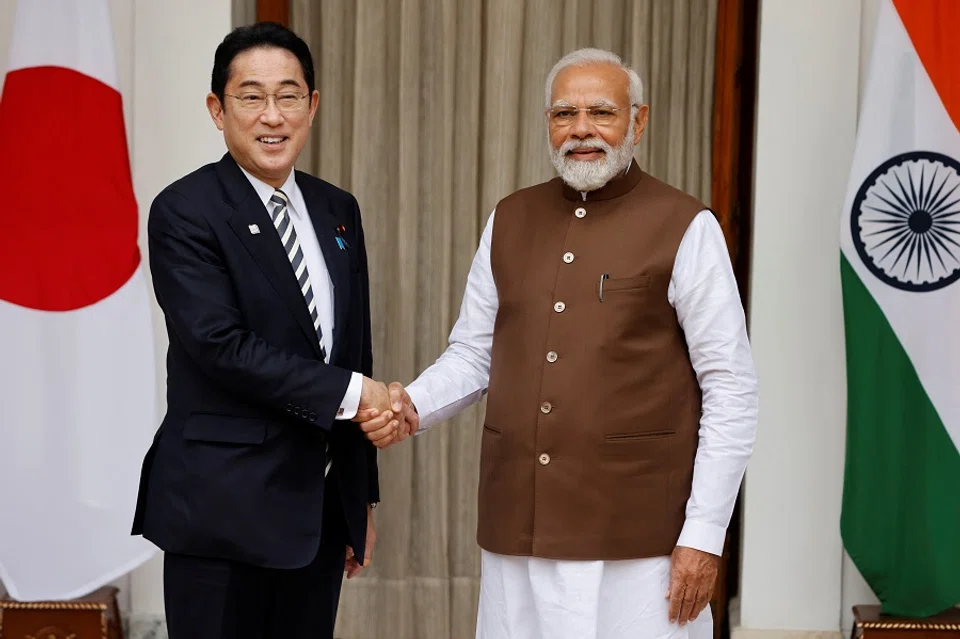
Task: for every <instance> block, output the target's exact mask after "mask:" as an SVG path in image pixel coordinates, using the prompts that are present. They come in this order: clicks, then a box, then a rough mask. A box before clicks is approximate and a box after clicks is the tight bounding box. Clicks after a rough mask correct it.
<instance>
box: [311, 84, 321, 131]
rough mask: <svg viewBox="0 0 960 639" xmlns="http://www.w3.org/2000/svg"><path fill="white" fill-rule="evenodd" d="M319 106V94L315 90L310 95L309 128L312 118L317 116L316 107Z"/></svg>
mask: <svg viewBox="0 0 960 639" xmlns="http://www.w3.org/2000/svg"><path fill="white" fill-rule="evenodd" d="M319 106H320V92H319V91H317V90H316V89H314V90H313V93H312V94H310V126H313V116H315V115H316V114H317V107H319Z"/></svg>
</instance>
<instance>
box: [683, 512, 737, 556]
mask: <svg viewBox="0 0 960 639" xmlns="http://www.w3.org/2000/svg"><path fill="white" fill-rule="evenodd" d="M726 537H727V529H726V528H724V527H723V526H717V525H716V524H711V523H709V522H706V521H697V520H696V519H688V520H686V521H685V522H684V523H683V530H682V531H681V532H680V539H678V540H677V545H678V546H684V547H686V548H693V549H694V550H702V551H703V552H708V553H710V554H711V555H717V556H718V557H719V556H721V555H723V543H724V541H725V540H726Z"/></svg>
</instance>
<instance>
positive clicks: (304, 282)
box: [300, 275, 317, 300]
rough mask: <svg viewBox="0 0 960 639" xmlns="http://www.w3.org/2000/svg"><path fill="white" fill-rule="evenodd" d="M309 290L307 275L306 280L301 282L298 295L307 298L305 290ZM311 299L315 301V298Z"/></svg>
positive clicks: (308, 277)
mask: <svg viewBox="0 0 960 639" xmlns="http://www.w3.org/2000/svg"><path fill="white" fill-rule="evenodd" d="M309 289H310V276H309V275H308V276H307V279H306V280H304V281H303V288H301V289H300V294H301V295H303V296H304V297H306V296H307V290H309ZM313 299H314V300H316V299H317V296H316V295H314V296H313Z"/></svg>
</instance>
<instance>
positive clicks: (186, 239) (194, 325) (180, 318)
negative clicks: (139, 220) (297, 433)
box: [147, 190, 350, 430]
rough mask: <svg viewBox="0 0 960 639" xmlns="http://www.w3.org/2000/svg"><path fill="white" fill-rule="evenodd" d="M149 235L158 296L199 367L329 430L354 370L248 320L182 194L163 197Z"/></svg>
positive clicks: (212, 240)
mask: <svg viewBox="0 0 960 639" xmlns="http://www.w3.org/2000/svg"><path fill="white" fill-rule="evenodd" d="M147 234H148V242H149V248H150V270H151V273H152V277H153V286H154V291H155V292H156V296H157V302H158V303H159V305H160V308H161V309H162V310H163V312H164V315H165V317H166V321H167V326H168V329H169V330H170V331H171V332H172V333H173V335H175V336H176V338H177V339H178V340H179V341H180V343H181V344H182V345H183V348H184V349H185V351H186V352H187V354H188V355H189V357H190V358H191V359H192V360H193V361H194V362H195V363H196V365H197V366H198V367H200V369H201V370H203V371H204V373H206V374H207V375H208V376H209V377H210V379H211V380H214V381H215V383H218V384H220V385H221V386H222V387H224V388H225V389H226V390H227V391H228V392H232V393H236V394H238V395H242V396H243V397H244V399H245V400H247V401H251V402H254V403H257V404H260V405H262V406H264V407H267V408H269V409H272V410H274V411H276V412H278V413H282V414H284V415H286V416H288V417H291V418H296V419H298V420H300V421H302V422H304V423H305V424H311V425H315V426H318V427H320V428H322V429H324V430H329V429H330V428H331V425H332V424H333V422H334V418H335V417H336V413H337V410H338V409H339V407H340V402H341V401H342V400H343V396H344V393H345V392H346V389H347V385H348V383H349V381H350V371H348V370H345V369H341V368H338V367H335V366H330V365H328V364H325V363H323V362H321V361H318V360H312V359H308V358H303V357H299V356H297V355H294V354H292V353H289V352H287V351H285V350H283V349H282V348H278V347H276V346H274V345H271V344H269V343H267V342H266V341H264V340H263V339H262V338H260V337H258V336H257V335H256V334H255V333H253V331H251V330H249V329H248V328H247V327H246V326H245V325H244V322H243V317H242V315H241V313H240V310H239V309H238V307H237V303H236V299H235V297H234V294H233V290H234V286H235V285H236V282H234V281H233V280H232V279H231V277H230V274H229V273H228V271H227V268H226V266H225V264H224V261H223V258H222V249H221V248H220V245H219V242H218V241H217V239H216V237H215V235H214V233H213V231H212V229H211V228H210V226H209V223H208V222H207V221H206V219H205V218H204V217H203V215H202V214H201V213H200V212H199V211H197V210H196V207H195V205H192V204H191V202H190V201H189V200H188V199H187V198H186V197H184V196H183V195H182V194H180V193H178V192H176V191H172V190H168V191H164V192H162V193H161V194H160V195H159V196H157V198H156V199H155V200H154V202H153V205H152V206H151V209H150V217H149V221H148V224H147Z"/></svg>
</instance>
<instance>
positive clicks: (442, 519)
mask: <svg viewBox="0 0 960 639" xmlns="http://www.w3.org/2000/svg"><path fill="white" fill-rule="evenodd" d="M716 13H717V0H362V1H357V0H292V2H291V26H292V27H293V29H294V30H295V31H297V33H299V34H300V35H301V36H302V37H303V38H304V39H305V40H306V41H307V42H308V44H309V45H310V47H311V50H312V51H313V55H314V60H315V64H316V69H317V88H318V89H319V91H320V108H319V111H318V114H317V118H316V120H315V121H314V126H313V131H312V137H311V140H310V142H309V143H308V145H307V147H306V148H305V150H304V153H303V154H302V156H301V158H300V162H299V164H298V168H300V169H301V170H305V171H308V172H310V173H313V174H314V175H317V176H319V177H321V178H323V179H325V180H327V181H329V182H332V183H333V184H336V185H338V186H340V187H342V188H344V189H347V190H348V191H350V192H352V193H353V194H354V195H356V197H357V199H358V200H359V202H360V207H361V212H362V214H363V224H364V231H365V233H366V241H367V250H368V253H369V262H370V277H371V294H372V309H373V342H374V368H375V376H376V377H377V378H378V379H381V380H384V381H387V382H389V381H393V380H399V381H401V382H403V383H409V382H410V381H412V380H413V379H414V378H415V377H416V375H417V373H419V372H420V371H422V370H423V369H424V368H426V367H427V366H428V365H430V364H432V363H433V362H434V361H435V359H436V358H437V356H438V355H439V354H440V353H441V352H442V351H443V349H444V348H445V346H446V340H447V336H448V334H449V331H450V329H451V328H452V326H453V322H454V321H455V320H456V317H457V314H458V312H459V308H460V302H461V299H462V293H463V287H464V283H465V281H466V276H467V272H468V270H469V267H470V263H471V260H472V259H473V255H474V252H475V250H476V247H477V244H478V241H479V237H480V233H481V231H482V229H483V225H484V224H485V222H486V221H487V218H488V216H489V215H490V213H491V211H492V210H493V208H494V206H495V205H496V203H497V201H498V200H499V199H501V198H502V197H504V196H506V195H507V194H509V193H511V192H512V191H514V190H516V189H518V188H521V187H525V186H529V185H532V184H536V183H538V182H542V181H545V180H548V179H550V178H552V177H553V176H554V171H553V167H552V165H551V164H550V161H549V158H548V155H547V138H546V125H545V118H544V115H543V110H544V81H545V79H546V75H547V73H548V72H549V70H550V68H551V67H552V66H553V64H554V63H555V62H556V60H557V59H559V58H560V57H561V56H562V55H564V54H565V53H567V52H569V51H571V50H573V49H575V48H579V47H584V46H596V47H601V48H605V49H609V50H612V51H614V52H616V53H618V54H619V55H621V57H623V58H624V60H625V61H626V62H627V63H628V64H630V65H632V66H633V67H634V68H635V69H636V70H637V71H638V73H639V74H640V76H641V78H642V79H643V81H644V101H645V102H646V103H648V104H649V105H650V123H649V126H648V128H647V133H646V134H645V136H644V140H643V141H642V142H641V144H640V145H639V146H638V148H637V152H636V158H637V160H638V162H639V164H640V166H642V167H643V168H644V169H645V170H647V171H648V172H650V173H652V174H653V175H655V176H657V177H658V178H660V179H662V180H664V181H666V182H668V183H670V184H673V185H674V186H676V187H678V188H681V189H683V190H685V191H687V192H689V193H691V194H692V195H694V196H697V197H699V198H701V199H702V200H703V201H704V202H706V203H708V204H709V202H710V180H711V174H710V161H711V133H712V127H711V123H712V111H713V78H714V66H713V65H714V62H713V58H714V40H715V30H716ZM482 411H483V405H480V406H476V407H474V408H472V409H469V410H467V411H465V412H464V413H462V414H461V415H459V416H458V417H456V418H454V419H452V420H450V421H449V422H447V423H445V424H441V425H438V426H436V427H435V428H434V429H431V430H430V431H429V432H426V433H424V434H422V435H419V436H417V437H416V438H415V439H413V440H408V441H406V442H404V443H403V444H400V445H397V446H395V447H393V448H390V449H388V450H386V451H384V452H382V453H381V454H380V467H381V471H380V481H381V486H382V488H381V493H382V500H383V501H382V504H381V505H380V507H379V508H378V509H377V510H376V511H375V520H376V524H377V533H378V537H377V545H376V550H375V553H374V561H373V565H372V566H371V567H370V568H369V569H367V570H366V571H365V572H364V573H363V574H362V576H361V577H358V578H357V579H354V580H350V581H347V582H345V583H344V589H343V595H342V599H341V608H340V615H339V620H338V623H337V633H336V635H337V637H338V638H340V639H379V638H382V637H391V638H395V639H442V638H447V637H449V638H456V639H466V638H468V637H473V636H474V623H475V618H476V607H477V599H478V595H479V576H480V561H479V549H478V547H477V544H476V540H475V530H476V518H477V510H476V490H477V479H478V469H479V452H480V448H479V442H480V433H481V427H482V414H483V413H482Z"/></svg>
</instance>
